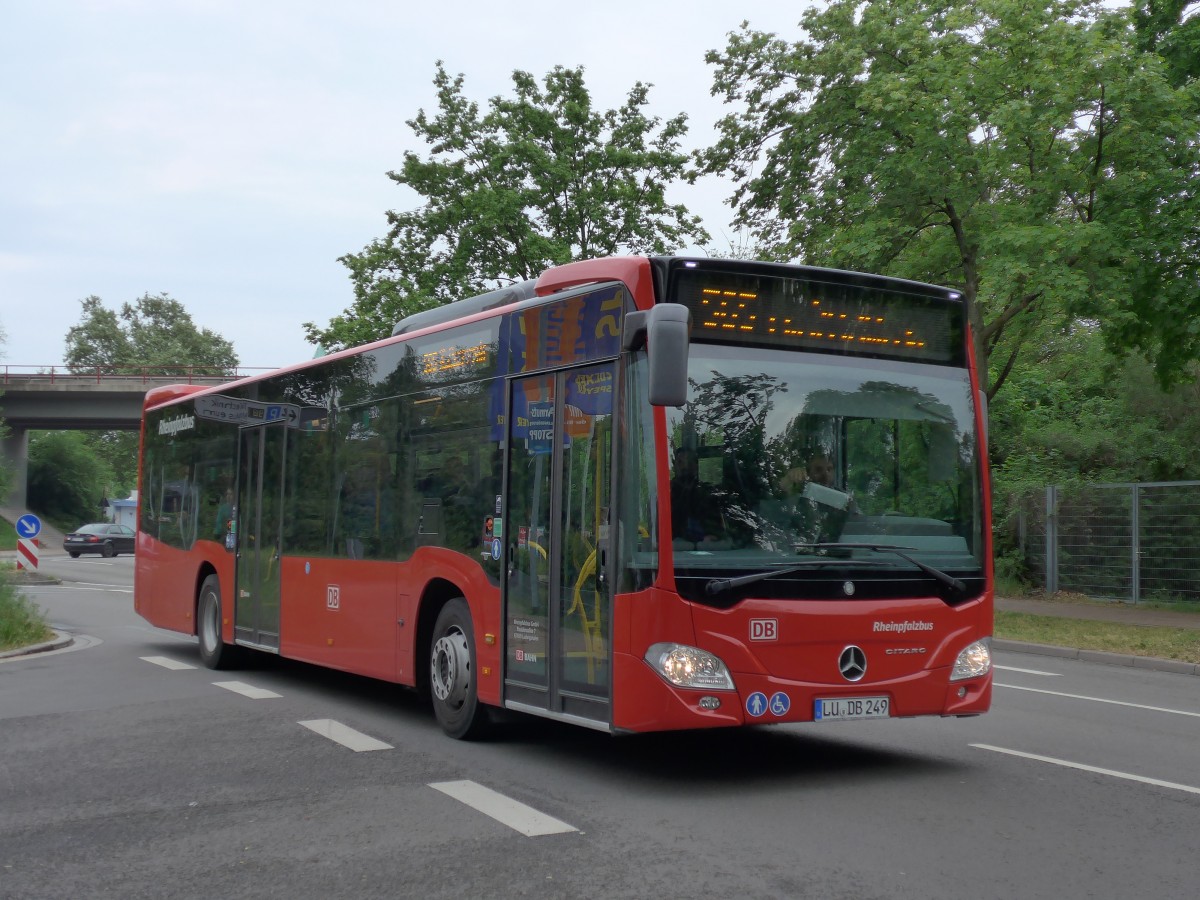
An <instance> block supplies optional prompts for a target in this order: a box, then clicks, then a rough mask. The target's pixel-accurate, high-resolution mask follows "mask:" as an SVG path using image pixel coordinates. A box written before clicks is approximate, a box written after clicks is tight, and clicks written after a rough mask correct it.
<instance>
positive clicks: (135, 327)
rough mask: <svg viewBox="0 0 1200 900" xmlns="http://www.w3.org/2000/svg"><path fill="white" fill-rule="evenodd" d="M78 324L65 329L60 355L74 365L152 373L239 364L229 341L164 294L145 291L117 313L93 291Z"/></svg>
mask: <svg viewBox="0 0 1200 900" xmlns="http://www.w3.org/2000/svg"><path fill="white" fill-rule="evenodd" d="M80 305H81V306H82V308H83V313H82V315H81V316H80V322H79V324H78V325H74V326H72V327H71V329H70V330H69V331H68V332H67V337H66V353H65V354H64V359H65V361H66V363H67V365H68V366H70V367H71V368H72V369H95V368H106V369H107V368H149V369H153V370H154V372H155V374H163V375H186V374H188V372H189V370H194V369H197V368H203V369H209V370H219V371H227V370H230V369H235V368H237V365H238V358H237V354H236V353H235V352H234V350H233V344H231V343H230V342H229V341H227V340H226V339H225V338H223V337H221V335H219V334H217V333H216V332H214V331H211V330H209V329H207V328H200V329H198V328H196V325H195V323H194V322H193V321H192V317H191V315H190V314H189V313H188V311H187V310H186V309H185V308H184V306H183V304H182V303H180V302H179V301H178V300H174V299H172V298H171V297H169V296H168V295H167V294H156V295H151V294H145V295H143V296H142V297H140V298H139V299H138V300H136V301H135V302H133V303H124V304H122V305H121V310H120V312H119V313H118V312H116V311H114V310H111V309H108V308H107V307H105V306H104V301H103V300H101V299H100V298H99V297H97V296H95V295H92V296H90V297H86V298H84V299H83V300H81V301H80Z"/></svg>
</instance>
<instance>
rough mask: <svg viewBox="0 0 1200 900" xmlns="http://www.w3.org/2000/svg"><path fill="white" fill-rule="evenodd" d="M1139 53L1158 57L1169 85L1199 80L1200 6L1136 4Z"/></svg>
mask: <svg viewBox="0 0 1200 900" xmlns="http://www.w3.org/2000/svg"><path fill="white" fill-rule="evenodd" d="M1133 22H1134V27H1135V28H1136V29H1137V46H1138V49H1139V50H1146V51H1150V52H1153V53H1157V54H1158V55H1159V56H1161V57H1162V58H1163V59H1164V60H1165V61H1166V64H1167V73H1168V77H1169V78H1170V79H1171V82H1172V84H1175V85H1177V86H1181V85H1184V84H1186V83H1187V82H1188V81H1194V80H1195V79H1197V78H1200V3H1197V2H1196V0H1139V2H1138V3H1137V4H1136V6H1135V8H1134V13H1133Z"/></svg>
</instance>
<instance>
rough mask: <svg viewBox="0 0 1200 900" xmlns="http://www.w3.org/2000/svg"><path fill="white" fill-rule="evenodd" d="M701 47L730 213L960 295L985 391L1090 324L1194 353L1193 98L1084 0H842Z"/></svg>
mask: <svg viewBox="0 0 1200 900" xmlns="http://www.w3.org/2000/svg"><path fill="white" fill-rule="evenodd" d="M802 26H803V28H804V30H805V32H806V33H807V37H806V38H804V39H801V40H799V41H797V42H795V43H789V42H787V41H785V40H782V39H780V38H778V37H776V36H774V35H768V34H763V33H761V32H756V31H752V30H750V29H749V28H748V27H747V26H745V25H743V27H742V29H741V30H740V31H739V32H736V33H734V34H733V35H731V37H730V40H729V43H728V46H727V47H726V49H725V50H724V51H723V52H720V53H718V52H712V53H710V54H709V55H708V57H707V58H708V61H709V62H710V63H711V64H713V65H714V66H715V67H716V68H715V75H714V87H713V92H714V93H715V94H723V95H724V96H725V99H726V101H727V102H730V103H736V104H740V106H741V111H739V112H735V113H732V114H730V115H728V116H726V117H725V118H723V119H722V120H721V122H720V123H719V125H718V127H719V133H720V138H719V140H718V142H717V143H716V145H714V146H713V147H711V148H709V149H708V150H706V151H704V152H703V153H702V154H701V155H700V157H699V160H700V169H699V171H701V172H707V173H725V172H728V173H730V174H731V175H732V176H733V178H734V179H735V180H736V182H737V185H736V189H735V192H734V194H733V198H732V202H733V205H734V209H735V212H736V218H735V224H737V225H742V226H745V227H747V228H749V229H750V230H752V231H753V232H754V233H755V235H756V236H757V238H758V239H759V241H760V242H761V243H762V245H763V247H764V249H765V251H766V252H767V253H769V254H770V255H772V256H774V257H776V258H780V259H788V258H796V257H800V258H804V259H807V260H809V261H812V262H817V263H821V264H826V265H833V266H838V267H843V268H850V269H862V270H867V271H882V272H887V273H889V274H894V275H900V276H906V277H910V278H916V279H920V280H925V281H933V282H938V283H947V284H951V285H955V286H957V287H958V288H960V289H961V290H962V292H963V294H964V295H965V296H966V297H967V298H968V299H969V300H970V301H972V302H973V311H974V312H973V315H974V318H973V322H972V325H973V333H974V335H975V338H976V342H977V353H978V356H979V358H980V359H981V360H982V362H983V363H984V365H983V370H984V371H985V372H987V371H988V366H987V363H988V361H989V359H991V360H992V362H993V368H992V370H991V371H992V374H991V379H990V384H989V394H991V395H994V394H995V393H996V391H997V390H998V389H999V388H1000V387H1001V386H1002V385H1003V383H1004V381H1005V379H1006V378H1007V377H1008V375H1009V373H1011V372H1012V371H1013V367H1014V366H1015V365H1016V364H1017V362H1018V360H1019V358H1020V355H1021V353H1022V351H1023V350H1025V349H1026V348H1028V347H1029V346H1031V342H1032V341H1033V340H1034V338H1035V337H1037V338H1039V339H1042V338H1044V336H1045V335H1046V334H1047V333H1058V334H1061V333H1064V332H1066V331H1069V330H1070V329H1071V328H1073V327H1076V325H1077V324H1078V323H1080V322H1081V321H1090V322H1092V323H1093V324H1095V325H1096V326H1097V327H1099V329H1100V331H1101V333H1102V334H1103V336H1104V338H1105V339H1106V342H1107V345H1108V346H1109V348H1110V349H1113V350H1124V349H1136V350H1138V351H1141V352H1142V353H1144V354H1145V355H1146V356H1147V357H1148V358H1149V359H1151V360H1153V362H1154V363H1155V364H1156V367H1157V371H1158V374H1159V376H1160V377H1161V378H1162V380H1163V381H1164V382H1167V381H1170V380H1171V379H1172V378H1174V377H1177V376H1179V375H1180V374H1181V373H1184V372H1185V371H1186V369H1187V366H1188V363H1189V361H1190V360H1193V359H1195V358H1197V356H1200V327H1197V326H1196V324H1195V323H1196V322H1197V321H1200V290H1198V289H1197V288H1198V286H1200V269H1198V263H1197V260H1198V259H1200V227H1198V226H1197V222H1198V219H1197V216H1196V214H1195V209H1196V208H1197V205H1198V198H1197V197H1196V193H1197V188H1198V186H1200V178H1197V173H1200V148H1198V142H1197V109H1198V103H1197V101H1198V99H1200V97H1198V95H1197V92H1196V90H1195V86H1194V82H1186V80H1185V81H1184V82H1181V83H1177V81H1173V80H1172V78H1171V76H1170V74H1169V73H1168V72H1167V70H1166V66H1165V64H1164V62H1163V60H1162V59H1161V58H1159V57H1158V56H1157V55H1156V54H1154V53H1153V52H1150V51H1148V50H1140V49H1139V48H1138V46H1137V45H1136V40H1135V31H1134V29H1133V27H1132V24H1131V14H1130V11H1129V10H1128V9H1125V10H1110V9H1106V8H1105V7H1104V6H1103V5H1102V4H1100V3H1098V2H1094V0H1052V2H1043V3H1025V2H1021V0H976V2H969V3H968V2H949V0H877V2H872V3H866V2H857V0H833V2H831V3H829V4H828V5H827V6H824V7H822V8H821V9H810V10H809V11H807V12H806V13H805V14H804V17H803V20H802Z"/></svg>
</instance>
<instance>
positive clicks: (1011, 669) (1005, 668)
mask: <svg viewBox="0 0 1200 900" xmlns="http://www.w3.org/2000/svg"><path fill="white" fill-rule="evenodd" d="M992 668H993V669H998V670H1000V671H1003V672H1024V673H1025V674H1026V675H1045V676H1046V677H1048V678H1062V672H1043V671H1041V670H1039V669H1018V668H1017V667H1016V666H997V665H993V666H992Z"/></svg>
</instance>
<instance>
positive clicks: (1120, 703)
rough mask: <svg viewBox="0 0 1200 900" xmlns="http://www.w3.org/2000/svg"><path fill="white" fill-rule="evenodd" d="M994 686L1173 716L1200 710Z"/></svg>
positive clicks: (1006, 685) (1041, 689)
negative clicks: (1189, 710)
mask: <svg viewBox="0 0 1200 900" xmlns="http://www.w3.org/2000/svg"><path fill="white" fill-rule="evenodd" d="M996 687H1002V688H1009V689H1010V690H1014V691H1028V692H1029V693H1031V694H1049V695H1050V696H1052V697H1066V698H1067V699H1069V700H1091V701H1092V702H1093V703H1109V704H1111V705H1113V706H1129V707H1132V708H1133V709H1145V710H1149V711H1150V712H1163V713H1170V714H1171V715H1173V716H1192V717H1193V718H1196V719H1200V712H1188V711H1187V710H1186V709H1167V708H1166V707H1164V706H1146V704H1144V703H1126V702H1125V701H1124V700H1107V699H1105V698H1104V697H1085V696H1084V695H1083V694H1064V693H1062V692H1061V691H1047V690H1045V689H1043V688H1031V687H1019V686H1018V685H1015V684H1000V683H999V682H996Z"/></svg>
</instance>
